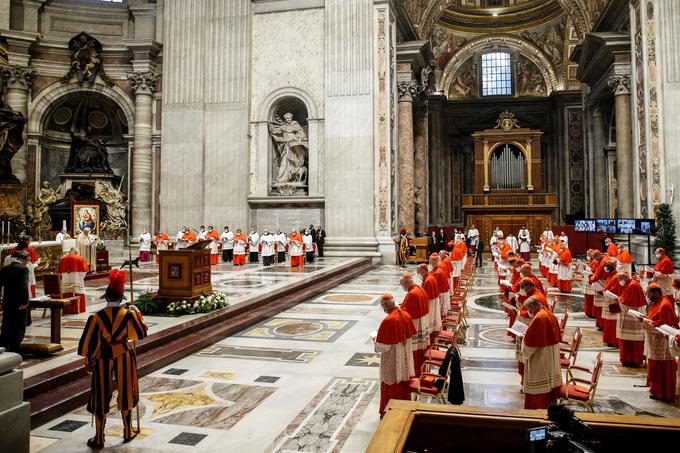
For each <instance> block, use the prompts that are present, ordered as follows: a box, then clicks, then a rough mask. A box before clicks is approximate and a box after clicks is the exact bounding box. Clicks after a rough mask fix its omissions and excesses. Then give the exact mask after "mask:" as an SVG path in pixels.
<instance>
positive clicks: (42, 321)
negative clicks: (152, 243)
mask: <svg viewBox="0 0 680 453" xmlns="http://www.w3.org/2000/svg"><path fill="white" fill-rule="evenodd" d="M125 258H126V256H121V257H116V258H114V259H113V262H112V266H114V267H118V266H120V264H121V263H122V261H123V259H125ZM349 260H351V259H348V258H320V259H317V260H316V261H315V262H314V263H313V264H308V265H306V266H304V267H303V268H291V267H290V265H289V264H281V265H275V266H268V267H265V266H263V265H262V264H248V265H246V266H244V267H234V266H232V265H231V264H230V263H226V264H225V263H222V262H221V261H220V264H217V265H215V266H213V267H212V283H213V290H215V291H219V292H221V293H224V294H226V295H227V296H228V297H229V303H230V304H231V305H235V304H238V303H241V302H243V301H244V300H246V299H249V298H251V297H253V296H257V295H260V294H263V293H266V292H268V291H271V290H273V289H278V288H280V287H283V286H285V285H288V284H290V283H294V282H299V281H304V280H311V279H314V278H318V277H319V276H320V275H322V274H323V273H324V272H325V271H327V270H329V269H331V268H333V267H336V266H341V265H344V264H347V262H348V261H349ZM133 278H134V280H133V289H134V294H135V297H136V296H137V295H138V294H143V293H146V292H150V291H156V290H158V265H157V264H156V263H155V262H152V263H141V264H140V269H137V268H134V269H133ZM107 284H108V279H107V278H106V277H103V278H97V279H92V280H86V281H85V286H86V288H85V293H86V303H87V311H86V312H85V313H80V314H77V315H76V314H73V315H63V317H62V323H61V325H62V330H61V335H62V345H63V347H64V350H63V351H61V352H60V353H58V354H55V355H53V356H50V357H31V356H27V357H26V358H25V360H24V363H23V364H22V365H21V368H22V369H23V370H24V376H25V377H30V376H35V375H37V374H39V373H42V372H44V371H45V370H47V369H50V368H53V367H55V366H58V365H63V364H65V363H69V362H71V361H73V360H79V359H78V357H77V356H76V355H75V351H76V349H77V347H78V339H79V338H80V336H81V334H82V331H83V328H84V327H85V322H86V321H87V318H88V316H89V315H90V313H93V312H96V311H97V310H99V309H101V308H102V307H104V305H105V302H104V300H103V299H101V296H102V295H103V294H104V291H105V290H106V286H107ZM126 292H127V294H126V297H127V298H128V300H130V299H131V295H130V289H129V286H127V289H126ZM36 293H37V294H38V295H41V294H43V289H42V286H41V282H38V287H37V288H36ZM42 314H43V311H42V310H34V311H33V324H32V325H31V326H30V327H28V329H27V330H26V337H25V340H24V341H26V342H38V343H41V342H43V343H44V342H49V338H50V321H51V320H50V311H49V310H47V311H46V313H45V317H44V318H43V317H42ZM200 316H204V315H200V314H199V315H191V316H182V317H172V316H147V317H146V321H147V323H148V324H149V327H150V328H151V329H150V332H152V333H153V332H159V331H162V330H164V329H167V328H170V327H173V326H176V325H178V324H180V323H183V322H186V321H189V320H191V319H194V318H198V317H200Z"/></svg>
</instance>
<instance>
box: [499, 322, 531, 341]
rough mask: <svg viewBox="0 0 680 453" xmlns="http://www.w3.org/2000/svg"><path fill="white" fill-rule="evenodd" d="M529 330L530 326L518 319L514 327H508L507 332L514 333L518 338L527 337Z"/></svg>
mask: <svg viewBox="0 0 680 453" xmlns="http://www.w3.org/2000/svg"><path fill="white" fill-rule="evenodd" d="M528 328H529V326H527V325H526V324H524V323H523V322H522V321H520V320H518V319H516V320H515V322H514V323H513V325H512V327H508V328H506V329H505V330H507V331H508V332H510V333H514V334H515V335H517V336H518V337H523V336H524V335H526V333H527V329H528Z"/></svg>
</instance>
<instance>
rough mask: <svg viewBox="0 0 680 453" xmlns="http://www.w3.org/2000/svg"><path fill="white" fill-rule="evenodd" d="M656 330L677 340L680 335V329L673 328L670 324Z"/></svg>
mask: <svg viewBox="0 0 680 453" xmlns="http://www.w3.org/2000/svg"><path fill="white" fill-rule="evenodd" d="M656 330H658V331H659V332H661V333H662V334H664V335H668V336H669V337H672V338H675V337H676V336H678V335H680V329H676V328H675V327H671V326H669V325H668V324H664V325H663V326H661V327H657V328H656Z"/></svg>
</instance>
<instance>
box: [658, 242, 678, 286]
mask: <svg viewBox="0 0 680 453" xmlns="http://www.w3.org/2000/svg"><path fill="white" fill-rule="evenodd" d="M656 258H657V259H658V262H657V263H656V266H654V282H655V283H658V285H659V286H660V287H661V291H663V294H664V295H665V296H667V295H670V294H672V293H673V277H672V274H673V272H674V268H673V261H671V259H670V258H669V257H668V255H666V250H665V249H664V248H662V247H659V248H658V249H656Z"/></svg>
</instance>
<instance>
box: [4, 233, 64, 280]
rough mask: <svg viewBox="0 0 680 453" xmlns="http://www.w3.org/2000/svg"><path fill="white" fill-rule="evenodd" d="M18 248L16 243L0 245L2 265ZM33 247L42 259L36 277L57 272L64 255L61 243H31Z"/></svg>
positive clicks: (36, 270)
mask: <svg viewBox="0 0 680 453" xmlns="http://www.w3.org/2000/svg"><path fill="white" fill-rule="evenodd" d="M16 246H17V244H16V243H13V244H3V245H0V263H2V262H4V261H5V257H6V256H8V255H9V254H10V251H11V250H12V249H13V248H14V247H16ZM31 247H33V250H35V253H36V255H38V258H40V264H39V265H38V267H37V268H36V269H35V276H36V277H39V276H41V275H43V274H48V273H50V272H55V271H56V270H57V267H58V266H59V260H60V259H61V257H62V255H63V254H62V248H61V242H57V241H42V242H31Z"/></svg>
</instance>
